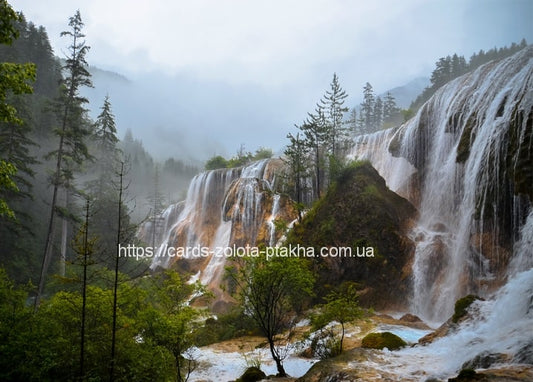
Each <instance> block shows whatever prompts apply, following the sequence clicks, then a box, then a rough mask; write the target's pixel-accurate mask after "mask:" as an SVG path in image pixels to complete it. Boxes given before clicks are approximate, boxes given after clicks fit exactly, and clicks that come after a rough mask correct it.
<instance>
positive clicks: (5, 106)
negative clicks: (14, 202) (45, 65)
mask: <svg viewBox="0 0 533 382" xmlns="http://www.w3.org/2000/svg"><path fill="white" fill-rule="evenodd" d="M22 21H23V18H22V16H20V15H18V14H17V13H16V12H15V11H14V10H13V8H11V6H10V5H9V3H8V2H7V1H6V0H0V44H7V45H11V44H12V43H13V41H14V40H15V39H17V38H18V37H19V35H20V32H19V30H18V29H17V27H16V23H17V22H22ZM34 80H35V65H34V64H32V63H27V64H16V63H12V62H2V63H0V122H3V123H7V124H11V125H13V124H15V125H21V124H23V121H22V119H20V118H19V116H18V115H17V110H16V109H15V107H14V106H13V105H11V104H10V103H8V97H9V95H10V94H15V95H18V94H29V93H32V92H33V89H32V87H31V86H30V84H29V82H30V81H34ZM3 131H4V129H2V132H3ZM22 131H23V128H21V129H19V130H18V133H19V134H15V133H14V131H13V130H12V134H10V139H13V143H15V142H14V139H15V137H16V136H17V135H18V137H19V138H21V137H20V133H21V132H22ZM8 134H9V133H8ZM23 135H25V139H26V138H27V135H26V134H23ZM25 139H24V140H22V139H18V143H22V144H26V143H28V141H26V140H25ZM17 151H18V154H27V152H26V153H24V152H23V151H24V149H22V152H21V151H20V150H17ZM11 154H12V155H8V157H11V159H14V158H15V157H16V160H17V161H18V159H20V157H21V155H16V156H15V155H14V151H11ZM19 164H20V163H19ZM26 169H27V168H26ZM17 170H18V168H17V164H16V163H12V162H11V161H10V160H9V159H7V160H5V159H4V158H2V159H0V216H8V217H11V218H14V217H15V215H14V213H13V211H12V210H11V208H10V207H9V206H8V204H7V202H6V200H5V198H6V195H5V194H6V193H8V194H9V193H17V192H19V187H17V183H16V180H15V178H14V177H15V176H17ZM18 179H19V181H20V179H21V178H18Z"/></svg>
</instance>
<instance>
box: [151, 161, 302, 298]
mask: <svg viewBox="0 0 533 382" xmlns="http://www.w3.org/2000/svg"><path fill="white" fill-rule="evenodd" d="M281 166H283V162H281V161H280V160H276V159H270V160H269V159H266V160H261V161H257V162H254V163H252V164H250V165H248V166H245V167H243V168H238V169H220V170H212V171H207V172H204V173H202V174H199V175H197V176H196V177H195V178H194V179H193V180H192V181H191V184H190V186H189V190H188V192H187V198H186V200H185V202H183V203H182V205H181V212H180V213H179V214H177V213H176V211H177V206H176V205H174V206H170V207H169V208H168V209H167V210H166V211H164V212H163V213H162V215H161V217H160V220H164V222H165V223H164V224H160V225H159V226H160V228H162V229H160V230H158V229H157V227H156V230H155V232H153V231H152V225H151V223H150V222H149V223H148V225H147V226H146V227H145V228H144V230H143V234H142V235H141V239H143V241H145V242H146V243H150V242H151V241H150V239H151V238H152V237H156V238H158V239H159V240H157V241H156V247H157V255H156V256H154V258H153V260H152V265H151V268H152V269H155V268H157V267H165V268H166V267H169V266H171V265H172V264H173V263H174V262H175V261H177V259H178V257H177V256H169V255H168V254H169V248H170V249H172V252H174V251H175V250H180V249H181V250H182V256H180V257H181V258H183V259H185V260H186V261H193V262H194V261H196V262H197V263H193V264H192V265H191V266H190V267H189V269H190V270H191V271H195V272H196V271H198V272H199V273H197V274H196V276H195V277H196V278H199V280H200V281H201V282H202V283H203V284H205V285H210V286H211V287H212V288H213V289H217V288H218V286H219V285H220V282H221V281H222V280H221V278H222V276H223V274H224V265H225V262H226V258H227V255H228V254H229V251H231V250H233V249H234V248H235V247H236V246H238V247H241V248H245V247H246V246H249V247H253V246H256V245H258V244H259V243H263V244H265V245H273V244H274V243H276V242H277V240H278V239H279V236H280V235H281V232H276V229H275V224H274V221H275V220H276V219H278V218H279V219H284V220H287V221H288V222H290V221H292V220H294V219H295V216H293V215H294V212H292V208H290V207H289V204H288V203H289V201H288V198H287V197H285V196H281V195H279V194H276V193H275V187H274V186H275V185H274V183H275V173H276V171H278V170H279V169H280V167H281ZM171 217H172V218H173V220H172V219H171ZM202 251H204V252H202ZM172 252H170V253H172ZM198 255H200V256H198ZM201 255H203V256H201ZM200 257H201V258H200Z"/></svg>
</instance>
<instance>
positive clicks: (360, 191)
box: [287, 162, 416, 307]
mask: <svg viewBox="0 0 533 382" xmlns="http://www.w3.org/2000/svg"><path fill="white" fill-rule="evenodd" d="M415 216H416V210H415V208H414V207H413V206H412V205H411V204H410V203H409V202H408V201H407V200H406V199H404V198H402V197H400V196H399V195H397V194H395V193H394V192H392V191H390V190H389V189H388V188H387V186H386V184H385V181H384V180H383V178H382V177H381V176H380V175H379V174H378V173H377V171H376V170H375V169H374V168H373V167H372V166H371V165H370V164H369V163H368V162H359V163H356V164H354V165H352V166H350V167H349V168H347V169H345V170H344V172H343V173H342V174H341V175H340V177H339V178H338V180H337V181H336V182H335V183H334V184H333V185H332V186H331V187H330V189H329V190H328V192H327V195H325V196H324V197H323V198H322V199H321V200H320V201H319V202H318V203H317V204H316V205H315V206H314V207H313V208H312V209H311V211H309V212H308V213H307V215H306V216H305V217H304V219H303V221H302V222H301V223H300V224H298V225H296V226H295V227H294V228H293V230H292V231H291V232H290V233H289V236H288V239H287V243H288V244H290V245H301V246H305V247H313V248H314V250H315V253H316V254H319V253H320V252H321V251H322V253H323V254H325V255H327V256H324V257H323V256H316V257H315V258H314V265H315V268H316V270H317V272H318V274H319V281H318V282H317V285H318V286H319V288H321V289H319V290H318V293H326V292H327V289H328V288H331V287H334V286H336V285H339V284H340V283H342V282H343V281H355V282H357V283H359V284H360V285H361V288H362V290H363V292H362V294H361V296H360V302H361V303H362V304H363V305H367V306H368V305H372V306H374V307H385V306H391V305H396V306H399V305H401V304H402V303H403V302H405V298H406V296H407V295H408V289H409V275H410V269H411V266H410V261H411V259H412V255H413V243H412V242H411V240H410V239H409V238H408V237H407V236H406V233H407V232H408V230H409V228H410V224H411V222H412V219H413V218H414V217H415ZM324 248H325V249H324ZM337 248H350V249H351V257H348V256H345V253H343V254H342V255H341V254H338V255H337V256H335V252H334V251H337Z"/></svg>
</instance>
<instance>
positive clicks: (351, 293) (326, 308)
mask: <svg viewBox="0 0 533 382" xmlns="http://www.w3.org/2000/svg"><path fill="white" fill-rule="evenodd" d="M339 289H340V290H339V291H333V292H330V293H329V294H328V295H327V296H326V297H325V298H324V300H325V303H324V304H322V305H319V306H318V307H317V309H318V311H319V313H318V314H315V315H313V316H312V320H311V323H312V325H313V330H317V331H318V332H319V333H318V335H317V336H316V337H315V338H314V342H315V343H314V347H315V352H316V353H318V355H319V356H320V357H321V358H329V357H333V356H336V355H339V354H341V353H342V351H343V344H344V335H345V330H346V327H345V325H346V323H348V322H351V321H354V320H356V319H358V318H361V317H362V316H363V314H364V310H363V309H362V308H361V307H359V304H358V302H357V300H358V297H357V289H356V285H355V284H354V283H345V284H343V285H341V288H339ZM336 323H338V324H339V325H340V327H341V329H340V331H337V330H336V329H335V328H334V325H335V324H336Z"/></svg>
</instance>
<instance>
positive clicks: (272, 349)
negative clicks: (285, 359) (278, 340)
mask: <svg viewBox="0 0 533 382" xmlns="http://www.w3.org/2000/svg"><path fill="white" fill-rule="evenodd" d="M268 343H269V345H270V354H272V359H273V360H274V362H276V368H277V369H278V374H277V377H286V376H287V373H286V372H285V368H284V367H283V363H282V362H281V359H280V357H279V354H278V352H277V351H276V347H275V346H274V339H273V338H269V339H268Z"/></svg>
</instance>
